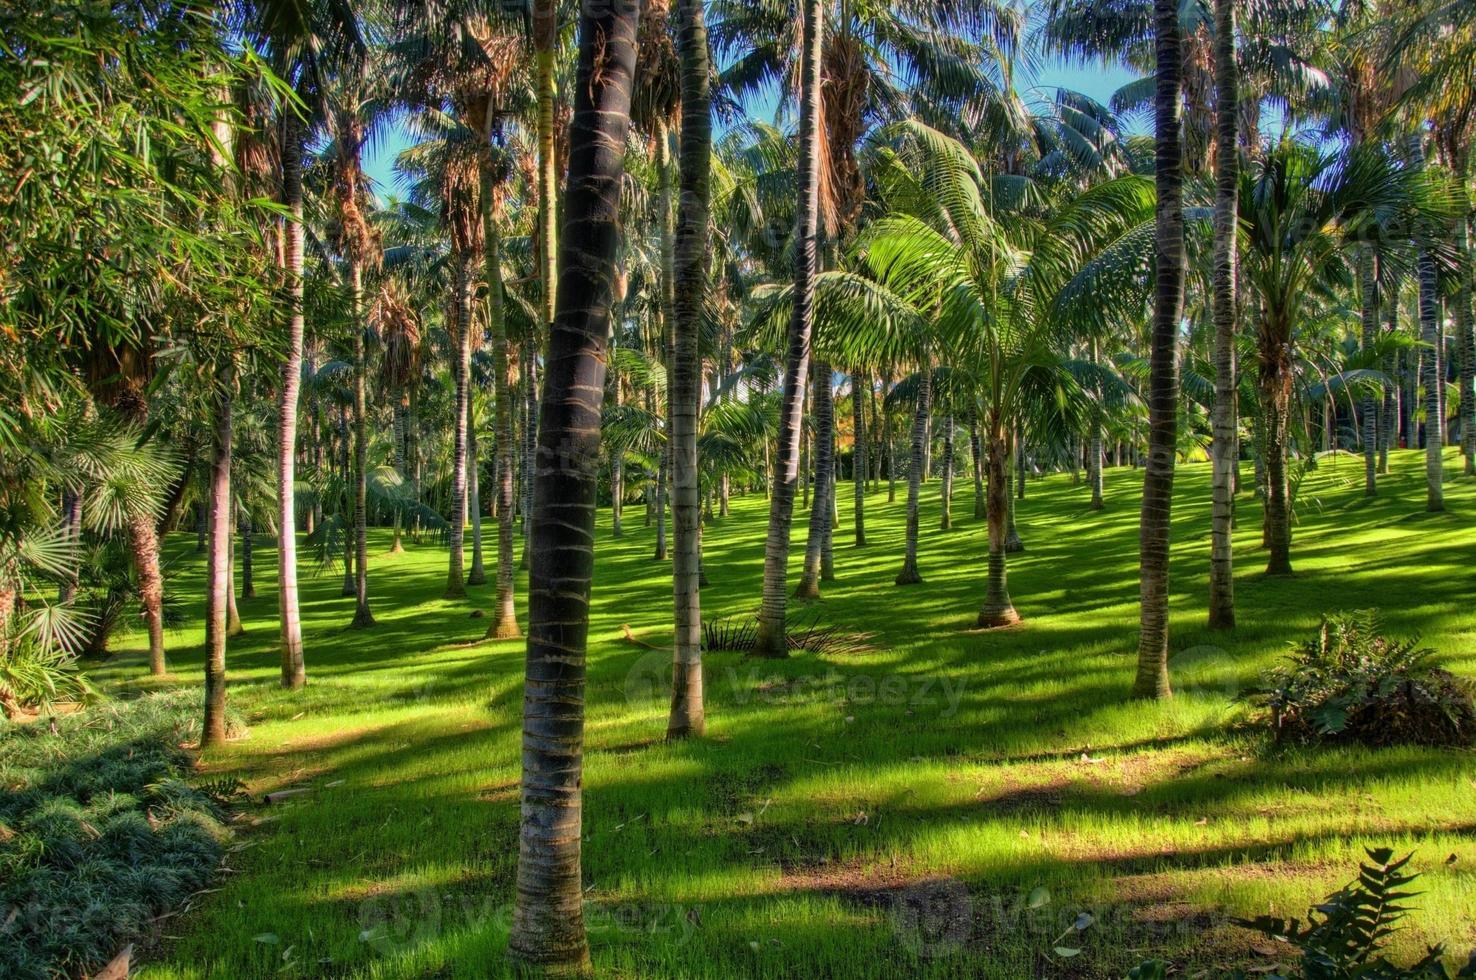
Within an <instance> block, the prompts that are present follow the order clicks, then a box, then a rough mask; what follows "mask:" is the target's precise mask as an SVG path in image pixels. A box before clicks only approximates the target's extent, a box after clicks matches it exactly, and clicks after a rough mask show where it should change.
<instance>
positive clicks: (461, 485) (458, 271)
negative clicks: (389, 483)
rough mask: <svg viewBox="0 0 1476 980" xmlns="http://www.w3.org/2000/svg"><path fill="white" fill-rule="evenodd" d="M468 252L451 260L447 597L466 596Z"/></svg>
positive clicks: (468, 346)
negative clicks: (452, 347)
mask: <svg viewBox="0 0 1476 980" xmlns="http://www.w3.org/2000/svg"><path fill="white" fill-rule="evenodd" d="M470 261H471V257H470V256H469V255H464V254H458V255H456V256H453V259H452V267H453V268H452V284H451V289H452V294H451V312H452V315H453V317H454V318H455V322H454V323H453V324H452V329H451V338H452V343H453V344H455V352H454V357H455V360H454V361H453V362H452V364H451V373H452V376H453V377H454V379H455V385H456V401H455V408H454V409H453V411H452V416H451V430H452V446H453V449H452V456H451V512H450V513H449V514H448V515H447V519H448V521H449V523H450V525H451V528H450V533H449V535H448V543H449V545H450V547H449V549H448V550H449V551H450V553H451V554H450V564H449V567H448V569H447V574H446V593H445V596H446V598H447V599H461V598H465V596H466V579H465V578H464V576H463V573H462V566H463V563H464V561H465V555H464V553H463V543H464V542H465V540H466V489H467V485H466V474H467V464H468V463H469V462H470V460H469V459H468V457H469V456H470V453H469V452H468V447H467V442H466V434H467V432H468V431H469V430H468V426H469V424H470V416H471V346H472V345H471V330H472V325H471V316H470V312H471V310H470V303H471V295H470V292H471V289H470V283H469V282H468V280H469V278H470V277H469V275H468V270H467V266H468V264H469V263H470Z"/></svg>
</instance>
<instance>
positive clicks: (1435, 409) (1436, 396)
mask: <svg viewBox="0 0 1476 980" xmlns="http://www.w3.org/2000/svg"><path fill="white" fill-rule="evenodd" d="M1419 274H1420V334H1421V337H1422V339H1423V340H1424V342H1425V349H1424V350H1423V351H1422V352H1421V355H1422V357H1423V360H1422V361H1421V364H1420V382H1421V384H1422V385H1423V386H1424V388H1425V509H1426V510H1429V511H1432V512H1434V511H1442V510H1444V509H1445V489H1444V487H1443V486H1442V485H1441V483H1442V478H1443V475H1444V461H1443V459H1442V454H1443V452H1444V450H1445V418H1444V413H1443V412H1442V410H1441V404H1440V389H1441V388H1442V387H1444V383H1445V372H1444V371H1443V367H1444V365H1443V364H1442V362H1441V359H1440V333H1441V330H1440V309H1439V302H1440V300H1439V299H1438V295H1437V292H1436V290H1437V286H1438V277H1437V275H1436V270H1435V257H1434V255H1433V254H1432V253H1431V252H1430V250H1429V249H1428V248H1424V247H1421V248H1420V254H1419Z"/></svg>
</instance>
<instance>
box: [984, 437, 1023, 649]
mask: <svg viewBox="0 0 1476 980" xmlns="http://www.w3.org/2000/svg"><path fill="white" fill-rule="evenodd" d="M986 468H987V469H988V471H989V479H988V484H989V488H988V491H987V492H988V495H989V499H988V520H989V582H988V586H987V589H986V591H985V594H984V605H983V606H982V607H981V608H980V609H979V619H978V623H979V625H980V626H982V627H984V628H986V629H991V628H994V627H998V626H1013V625H1014V624H1015V623H1018V622H1019V621H1020V614H1019V613H1018V612H1016V611H1015V606H1014V603H1012V602H1011V601H1010V590H1009V587H1008V585H1007V583H1006V580H1005V555H1006V548H1005V539H1006V537H1007V531H1006V527H1005V524H1006V522H1007V521H1008V519H1009V513H1010V491H1009V469H1010V447H1009V441H1008V439H1007V438H1006V437H1005V433H1004V430H1003V429H1002V428H1001V427H1000V426H998V425H995V426H993V427H992V431H991V432H990V435H989V449H988V462H987V463H986Z"/></svg>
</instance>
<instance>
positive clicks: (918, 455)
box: [897, 360, 933, 585]
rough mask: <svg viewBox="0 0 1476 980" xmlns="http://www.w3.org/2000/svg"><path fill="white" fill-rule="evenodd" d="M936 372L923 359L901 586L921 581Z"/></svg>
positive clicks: (909, 469) (899, 577) (914, 418)
mask: <svg viewBox="0 0 1476 980" xmlns="http://www.w3.org/2000/svg"><path fill="white" fill-rule="evenodd" d="M932 400H933V370H932V365H931V364H930V363H929V362H928V361H926V360H924V362H923V364H922V366H921V370H920V372H919V374H918V385H917V410H916V412H915V413H914V414H913V416H912V460H911V463H910V464H909V465H908V467H907V541H906V545H905V549H906V550H905V551H904V553H903V556H902V571H900V572H898V573H897V584H898V585H916V584H917V583H919V582H921V581H922V575H921V574H920V573H919V572H918V570H917V531H918V527H917V525H918V503H919V499H920V498H921V496H922V474H923V454H924V452H925V451H926V449H927V442H928V415H929V413H930V412H931V411H932Z"/></svg>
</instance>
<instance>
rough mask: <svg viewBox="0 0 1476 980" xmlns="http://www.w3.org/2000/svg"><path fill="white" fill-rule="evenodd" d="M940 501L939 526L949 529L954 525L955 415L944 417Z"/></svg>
mask: <svg viewBox="0 0 1476 980" xmlns="http://www.w3.org/2000/svg"><path fill="white" fill-rule="evenodd" d="M939 497H940V503H941V504H942V511H943V517H942V520H941V522H940V524H939V526H940V527H941V528H942V529H943V530H945V531H947V530H949V529H950V528H952V527H953V415H952V414H949V415H945V416H944V417H943V483H942V486H941V487H940V493H939Z"/></svg>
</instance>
